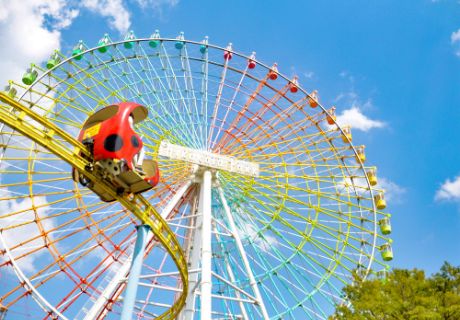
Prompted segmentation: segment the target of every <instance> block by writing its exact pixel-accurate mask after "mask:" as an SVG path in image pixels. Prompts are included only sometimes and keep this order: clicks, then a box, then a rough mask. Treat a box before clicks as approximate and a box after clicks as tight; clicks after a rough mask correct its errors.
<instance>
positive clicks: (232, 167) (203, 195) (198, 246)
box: [158, 141, 269, 320]
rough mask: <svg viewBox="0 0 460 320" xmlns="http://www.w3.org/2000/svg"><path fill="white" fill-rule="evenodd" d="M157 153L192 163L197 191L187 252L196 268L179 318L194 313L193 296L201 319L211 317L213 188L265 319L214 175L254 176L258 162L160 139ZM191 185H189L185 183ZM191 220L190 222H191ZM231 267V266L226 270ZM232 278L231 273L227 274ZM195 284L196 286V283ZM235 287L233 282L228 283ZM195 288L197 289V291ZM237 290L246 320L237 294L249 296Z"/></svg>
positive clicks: (192, 267)
mask: <svg viewBox="0 0 460 320" xmlns="http://www.w3.org/2000/svg"><path fill="white" fill-rule="evenodd" d="M158 154H159V155H160V156H163V157H167V158H170V159H174V160H181V161H186V162H189V163H191V164H193V169H192V178H191V180H193V181H194V182H195V183H197V184H198V185H199V193H196V195H195V199H193V200H192V202H195V203H197V204H198V206H197V207H198V211H197V219H196V221H195V225H194V227H193V229H192V230H193V232H192V235H191V236H190V239H192V240H191V241H192V242H193V243H192V245H191V250H190V251H191V252H190V253H189V254H188V256H189V257H190V258H189V261H188V263H189V266H190V270H197V271H199V272H194V274H193V275H191V276H190V278H189V279H190V281H189V292H188V295H187V300H186V303H185V307H184V310H183V311H182V313H181V315H180V317H179V319H183V320H193V316H194V314H195V310H194V308H195V299H196V296H197V295H199V296H200V300H201V309H200V315H201V320H208V319H212V299H213V295H212V276H213V272H212V265H211V264H212V219H213V217H212V206H211V202H212V201H211V197H212V191H213V189H215V190H216V191H217V193H218V195H219V198H220V200H221V201H222V203H223V205H224V209H225V210H224V211H225V215H226V218H227V220H228V224H229V227H230V232H231V233H232V236H233V238H234V239H235V242H236V245H237V247H238V250H239V252H240V255H241V257H242V260H243V264H244V268H245V269H246V272H247V274H248V276H249V281H250V285H251V288H252V290H253V294H254V297H252V298H253V299H252V300H253V303H254V304H256V305H258V306H259V308H260V313H261V315H262V317H263V319H269V316H268V313H267V310H266V308H265V305H264V302H263V300H262V296H261V294H260V291H259V288H258V286H257V283H256V281H255V277H254V275H253V273H252V270H251V268H250V265H249V262H248V259H247V256H246V252H245V250H244V247H243V245H242V242H241V238H240V235H239V233H238V230H237V228H236V224H235V222H234V220H233V216H232V213H231V211H230V207H229V206H228V204H227V201H226V199H225V195H224V192H223V190H222V188H220V187H219V186H218V183H217V179H215V178H216V175H217V174H218V170H225V171H228V172H232V173H236V174H243V175H249V176H254V177H257V176H258V175H259V165H258V164H257V163H254V162H248V161H241V160H237V159H236V158H233V157H228V156H222V155H219V154H216V153H210V152H206V151H200V150H195V149H191V148H186V147H182V146H178V145H174V144H171V143H169V142H167V141H162V143H161V145H160V149H159V152H158ZM189 186H191V184H190V185H189ZM191 223H193V222H192V221H191ZM200 262H201V266H200ZM230 270H231V269H230ZM198 273H200V274H201V279H200V281H199V283H198ZM230 276H231V278H232V274H231V273H230ZM198 284H199V285H198ZM232 285H233V286H235V285H234V284H232ZM198 288H199V291H198ZM235 289H236V290H237V292H238V295H237V297H236V299H239V300H240V308H241V313H242V317H243V319H247V318H248V316H247V313H246V310H245V307H244V302H245V301H246V302H247V301H248V300H247V299H242V298H241V294H240V293H242V294H245V295H247V296H251V295H250V294H247V293H245V292H244V291H243V290H242V289H240V288H235Z"/></svg>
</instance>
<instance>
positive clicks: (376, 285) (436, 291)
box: [330, 262, 460, 320]
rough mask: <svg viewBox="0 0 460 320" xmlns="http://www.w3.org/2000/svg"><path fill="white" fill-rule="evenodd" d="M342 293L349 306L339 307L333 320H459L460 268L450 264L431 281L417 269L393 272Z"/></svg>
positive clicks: (356, 285)
mask: <svg viewBox="0 0 460 320" xmlns="http://www.w3.org/2000/svg"><path fill="white" fill-rule="evenodd" d="M343 291H344V294H345V295H346V297H347V298H348V300H349V302H350V305H349V306H345V305H341V306H337V308H336V311H335V313H334V315H333V316H331V317H330V319H331V320H332V319H334V320H345V319H347V320H368V319H372V320H374V319H398V320H399V319H401V320H405V319H410V320H415V319H417V320H442V319H447V320H459V319H460V267H454V266H452V265H451V264H449V263H447V262H445V263H444V265H443V266H442V267H441V270H440V271H439V272H438V273H436V274H434V275H432V276H431V277H426V276H425V273H424V272H423V271H422V270H417V269H413V270H405V269H394V270H393V271H391V272H389V274H388V275H387V277H386V279H370V280H365V281H361V280H360V279H359V277H358V276H356V277H355V281H354V284H353V285H349V286H347V287H345V288H344V289H343Z"/></svg>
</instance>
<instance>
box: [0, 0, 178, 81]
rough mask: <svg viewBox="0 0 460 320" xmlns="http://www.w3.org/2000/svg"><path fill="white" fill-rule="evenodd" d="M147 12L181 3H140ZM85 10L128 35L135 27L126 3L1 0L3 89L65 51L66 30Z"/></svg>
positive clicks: (166, 0)
mask: <svg viewBox="0 0 460 320" xmlns="http://www.w3.org/2000/svg"><path fill="white" fill-rule="evenodd" d="M132 3H134V4H135V5H137V6H140V7H142V8H143V9H146V8H151V9H152V12H149V14H151V13H156V14H158V15H161V14H162V8H164V7H174V6H176V5H177V4H178V3H179V0H136V1H133V2H132ZM84 10H87V11H90V12H93V13H94V14H95V15H98V16H100V17H102V18H104V19H106V20H107V21H108V25H109V27H110V28H112V29H114V30H116V31H118V32H119V33H120V34H124V33H125V32H126V31H127V30H128V29H129V28H130V27H131V12H130V10H129V8H128V7H127V5H126V4H125V1H123V0H82V1H81V2H76V1H65V0H21V1H0V38H1V39H2V40H3V42H4V43H7V44H8V45H7V46H3V47H2V50H1V51H0V70H2V72H1V74H0V86H1V87H3V85H5V84H6V83H7V81H8V80H10V79H11V80H16V81H18V80H19V79H20V78H21V76H22V74H23V73H24V71H25V70H26V68H27V67H28V66H29V64H30V63H32V62H33V63H36V64H40V63H42V62H44V61H46V60H47V59H48V57H49V56H50V55H51V53H52V52H53V51H54V50H55V49H60V48H61V33H62V30H63V29H65V28H68V27H70V26H71V25H72V23H73V22H74V20H75V19H76V18H78V16H79V15H80V13H81V12H82V11H84Z"/></svg>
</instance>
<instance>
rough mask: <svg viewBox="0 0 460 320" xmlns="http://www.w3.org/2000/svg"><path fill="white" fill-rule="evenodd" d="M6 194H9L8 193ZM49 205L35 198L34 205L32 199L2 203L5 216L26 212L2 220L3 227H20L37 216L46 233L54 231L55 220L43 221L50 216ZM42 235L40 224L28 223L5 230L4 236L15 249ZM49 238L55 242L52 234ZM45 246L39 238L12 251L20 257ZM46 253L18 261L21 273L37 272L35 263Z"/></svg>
mask: <svg viewBox="0 0 460 320" xmlns="http://www.w3.org/2000/svg"><path fill="white" fill-rule="evenodd" d="M6 193H8V192H7V191H6ZM2 196H3V197H4V196H6V194H5V191H4V192H2ZM9 196H11V194H9ZM47 203H48V202H47V200H46V198H45V197H33V203H32V199H31V198H26V199H24V200H22V201H15V200H10V201H1V203H0V209H1V212H2V213H3V214H5V213H12V212H19V211H23V210H24V212H21V213H18V214H15V215H14V216H11V217H6V218H2V219H1V220H2V227H3V228H6V227H10V226H15V225H18V224H19V223H23V222H31V221H34V220H35V219H36V217H35V215H37V216H38V217H39V218H40V223H41V227H42V228H43V229H44V230H45V231H47V230H51V229H54V228H55V223H54V220H52V219H46V220H43V219H44V218H46V217H47V216H48V211H49V207H48V206H47ZM32 204H33V205H34V206H35V207H38V208H37V209H35V211H34V210H32ZM40 235H41V231H40V229H39V226H38V224H37V223H35V222H32V223H28V224H25V225H23V226H19V227H14V228H12V229H10V230H5V231H3V233H2V236H3V238H4V240H5V243H6V245H7V247H8V248H11V247H14V246H16V245H18V244H20V243H23V242H25V241H27V240H28V239H32V238H34V237H38V236H40ZM48 237H49V238H51V241H52V240H53V236H52V234H49V235H48ZM44 244H45V242H44V238H42V237H38V238H37V239H35V240H32V241H30V242H28V243H27V244H25V245H23V246H20V247H18V248H17V249H14V250H12V251H11V253H12V255H13V256H19V255H21V254H23V253H25V252H28V251H30V250H32V249H33V248H36V247H42V246H44ZM0 247H1V244H0ZM44 253H45V251H44V250H39V251H37V252H35V253H33V254H29V255H27V256H25V257H23V258H21V259H19V260H16V262H17V264H18V265H19V267H20V268H21V271H23V272H25V273H27V272H31V273H32V272H35V271H36V267H35V261H36V260H37V259H38V258H39V257H40V256H41V255H42V254H44Z"/></svg>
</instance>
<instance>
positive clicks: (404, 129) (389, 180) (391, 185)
mask: <svg viewBox="0 0 460 320" xmlns="http://www.w3.org/2000/svg"><path fill="white" fill-rule="evenodd" d="M459 28H460V3H458V2H456V1H448V0H439V1H431V0H420V1H397V0H388V1H364V0H361V1H356V0H349V1H346V3H345V2H344V1H321V2H319V1H263V2H262V1H259V2H256V1H184V0H169V1H168V0H137V1H135V0H131V1H126V0H125V1H121V0H117V1H109V2H107V1H101V0H85V1H82V2H81V3H77V2H64V1H60V0H27V1H21V2H19V1H16V3H14V2H13V1H3V0H0V38H2V39H4V42H3V45H4V47H3V48H2V49H1V50H0V57H1V58H2V59H1V60H0V69H1V70H2V75H1V76H0V80H1V81H2V83H6V80H7V79H9V78H18V77H20V76H21V74H22V72H23V70H25V69H26V67H27V66H28V64H29V63H30V62H36V63H38V62H42V61H44V60H46V58H47V57H48V56H49V54H50V53H51V52H52V50H53V49H55V48H61V50H62V51H63V52H66V53H68V52H69V51H70V50H71V47H72V46H73V45H74V44H75V43H76V42H77V41H78V40H80V39H83V40H84V41H85V42H86V43H87V44H88V45H89V46H92V45H95V44H96V43H97V41H98V40H99V39H100V38H101V37H102V36H103V34H104V33H106V32H107V33H109V34H110V36H111V37H112V38H114V39H118V38H121V37H123V35H124V34H125V32H126V31H128V30H131V29H132V30H134V32H135V33H136V35H138V36H142V37H147V36H149V35H150V34H151V33H152V32H153V31H154V30H155V29H160V31H161V34H162V35H163V36H168V37H175V36H176V35H177V34H178V33H179V32H180V31H184V32H185V36H186V38H188V39H192V40H201V39H203V37H204V36H205V35H208V36H209V37H210V42H212V43H214V44H217V45H221V46H225V45H226V44H227V43H228V42H232V43H233V48H234V49H235V50H236V51H240V52H243V53H246V54H250V53H251V52H252V51H256V52H257V57H258V59H259V60H260V61H262V62H264V63H267V64H271V63H273V62H278V65H279V69H280V71H281V72H282V73H285V74H287V75H298V76H299V80H300V84H301V85H302V86H303V87H305V88H306V89H307V90H312V89H318V91H319V93H320V96H321V99H322V101H323V103H324V104H325V105H332V104H335V105H336V106H337V112H338V115H339V120H340V119H342V120H343V121H345V120H348V121H351V122H354V124H355V125H354V127H355V130H354V131H353V133H354V142H355V143H357V144H365V145H366V146H367V149H366V153H367V156H368V159H369V163H370V164H375V165H377V167H378V170H379V171H378V173H379V176H380V177H383V178H384V181H385V182H386V183H385V185H386V187H387V189H388V190H387V191H388V194H389V199H388V200H389V201H388V202H389V205H388V211H389V212H391V213H392V214H393V220H392V221H393V229H394V232H393V238H394V251H395V260H394V262H393V266H394V267H404V268H412V267H418V268H423V269H425V270H427V272H429V273H431V272H435V271H437V270H438V269H439V267H440V265H441V264H442V262H443V261H444V260H447V261H449V262H451V263H453V264H455V265H460V245H459V237H458V234H460V165H459V163H460V152H459V150H460V149H459V145H460V133H459V132H458V130H457V122H458V119H459V118H460V108H459V107H458V106H459V105H460V93H459V92H460V91H459V90H458V89H457V88H458V87H459V85H460V72H459V71H460V53H459V54H457V52H460V32H459V33H458V34H457V33H456V32H457V30H459ZM359 129H361V130H359Z"/></svg>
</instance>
